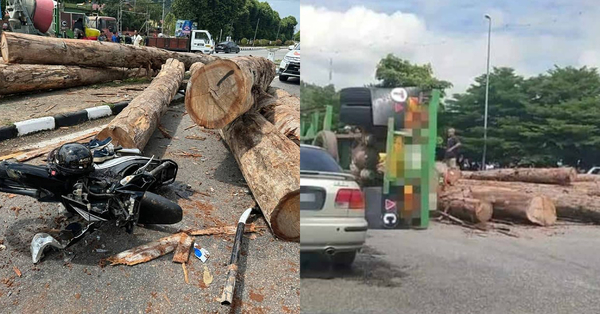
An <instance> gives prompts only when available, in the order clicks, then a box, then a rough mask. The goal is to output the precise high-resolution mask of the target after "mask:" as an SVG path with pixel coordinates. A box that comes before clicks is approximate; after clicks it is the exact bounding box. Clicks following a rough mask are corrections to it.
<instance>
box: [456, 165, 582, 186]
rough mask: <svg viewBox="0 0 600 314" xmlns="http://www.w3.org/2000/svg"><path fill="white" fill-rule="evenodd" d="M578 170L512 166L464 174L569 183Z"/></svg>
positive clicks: (490, 177)
mask: <svg viewBox="0 0 600 314" xmlns="http://www.w3.org/2000/svg"><path fill="white" fill-rule="evenodd" d="M576 175H577V172H576V171H575V169H573V168H511V169H495V170H486V171H475V172H470V173H465V174H463V177H464V178H468V179H474V180H494V181H520V182H531V183H548V184H560V185H569V184H570V183H571V182H572V181H575V177H576Z"/></svg>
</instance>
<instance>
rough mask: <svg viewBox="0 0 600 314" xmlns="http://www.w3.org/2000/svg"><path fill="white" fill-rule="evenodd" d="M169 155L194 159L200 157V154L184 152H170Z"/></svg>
mask: <svg viewBox="0 0 600 314" xmlns="http://www.w3.org/2000/svg"><path fill="white" fill-rule="evenodd" d="M171 154H172V155H176V156H183V157H194V158H198V157H202V154H195V153H188V152H184V151H179V152H172V153H171Z"/></svg>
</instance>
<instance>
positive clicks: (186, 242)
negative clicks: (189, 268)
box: [173, 233, 194, 263]
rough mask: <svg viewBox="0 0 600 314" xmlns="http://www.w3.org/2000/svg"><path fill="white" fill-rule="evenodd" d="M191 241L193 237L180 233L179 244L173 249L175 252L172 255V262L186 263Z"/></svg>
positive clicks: (192, 241)
mask: <svg viewBox="0 0 600 314" xmlns="http://www.w3.org/2000/svg"><path fill="white" fill-rule="evenodd" d="M193 243H194V238H192V237H190V236H189V235H187V234H186V233H182V234H181V238H180V239H179V244H178V245H177V248H176V249H175V254H174V255H173V262H175V263H187V261H188V259H189V257H190V249H191V248H192V244H193Z"/></svg>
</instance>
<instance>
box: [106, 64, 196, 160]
mask: <svg viewBox="0 0 600 314" xmlns="http://www.w3.org/2000/svg"><path fill="white" fill-rule="evenodd" d="M184 72H185V70H184V66H183V63H181V62H179V61H177V60H175V59H169V60H167V62H166V63H165V64H164V65H163V68H162V70H161V71H160V73H158V75H157V76H156V77H155V78H154V80H152V83H150V86H148V87H147V88H146V89H145V90H144V91H143V92H142V93H141V94H140V95H139V96H137V97H135V98H134V99H133V100H132V101H131V103H129V105H128V106H127V107H126V108H125V109H123V111H121V113H119V114H118V115H117V116H116V117H115V118H114V119H113V120H112V121H111V122H110V123H109V124H108V126H106V128H104V129H103V130H102V131H101V132H100V133H99V134H98V138H99V139H105V138H107V137H109V136H110V137H112V138H113V143H114V145H115V146H116V145H121V146H123V147H125V148H138V149H140V150H143V149H144V146H146V143H148V140H150V137H151V136H152V133H153V132H154V130H155V129H156V127H157V126H158V124H159V122H160V117H161V116H162V115H163V113H165V111H166V110H167V106H168V104H169V103H170V102H171V100H172V99H173V97H174V96H175V94H176V93H177V88H178V87H179V85H180V84H181V81H182V80H183V75H184Z"/></svg>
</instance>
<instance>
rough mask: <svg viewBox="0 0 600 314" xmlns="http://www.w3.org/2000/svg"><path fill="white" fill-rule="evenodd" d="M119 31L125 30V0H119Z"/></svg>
mask: <svg viewBox="0 0 600 314" xmlns="http://www.w3.org/2000/svg"><path fill="white" fill-rule="evenodd" d="M118 16H119V33H121V32H122V31H123V0H119V14H118Z"/></svg>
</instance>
